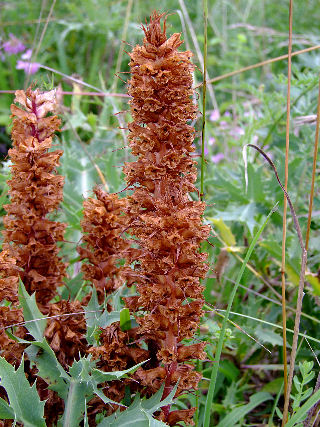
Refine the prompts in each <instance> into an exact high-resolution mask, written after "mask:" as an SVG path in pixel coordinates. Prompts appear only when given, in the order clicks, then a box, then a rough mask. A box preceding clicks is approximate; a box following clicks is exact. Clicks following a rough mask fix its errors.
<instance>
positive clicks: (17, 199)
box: [3, 88, 65, 311]
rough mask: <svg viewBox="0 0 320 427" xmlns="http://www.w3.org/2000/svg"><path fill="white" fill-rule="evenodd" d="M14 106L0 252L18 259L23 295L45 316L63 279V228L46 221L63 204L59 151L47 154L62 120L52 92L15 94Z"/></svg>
mask: <svg viewBox="0 0 320 427" xmlns="http://www.w3.org/2000/svg"><path fill="white" fill-rule="evenodd" d="M15 102H16V103H19V104H20V105H21V107H22V108H20V107H18V106H16V105H14V104H12V105H11V112H12V117H13V127H12V141H13V148H12V149H10V150H9V156H10V158H11V161H12V166H11V171H12V179H11V180H9V181H8V184H9V187H10V188H9V195H10V204H8V205H6V206H4V208H5V210H6V211H7V215H6V216H5V217H4V226H5V230H4V231H3V234H4V244H3V249H4V250H6V251H7V252H8V254H9V255H10V256H11V257H12V258H14V259H15V260H16V265H17V267H19V276H20V277H21V280H22V281H23V283H24V285H25V287H26V289H27V291H28V292H29V293H33V292H35V291H36V298H37V302H38V303H39V305H40V307H41V309H43V310H44V311H46V305H47V304H48V302H49V301H50V300H51V299H52V297H54V295H55V294H56V288H57V287H58V286H60V285H62V284H63V283H62V279H63V277H64V275H65V264H64V263H63V262H62V261H61V258H59V257H58V247H57V242H59V241H62V240H63V234H64V230H65V224H62V223H58V222H55V221H51V220H49V219H47V216H48V214H50V213H51V212H53V211H54V210H56V209H57V208H58V206H59V203H60V202H61V200H62V190H63V181H64V178H63V177H62V176H60V175H57V174H56V173H55V172H56V168H57V166H58V165H59V158H60V156H61V155H62V151H58V150H57V151H50V149H51V146H52V138H53V136H54V133H55V132H56V131H58V130H59V126H60V120H59V118H58V117H57V116H54V115H51V114H52V113H53V112H54V110H55V106H56V103H55V92H54V91H50V92H41V91H40V90H39V89H36V90H34V91H32V90H31V88H29V89H27V91H26V92H24V91H23V90H18V91H16V98H15ZM49 114H50V115H49Z"/></svg>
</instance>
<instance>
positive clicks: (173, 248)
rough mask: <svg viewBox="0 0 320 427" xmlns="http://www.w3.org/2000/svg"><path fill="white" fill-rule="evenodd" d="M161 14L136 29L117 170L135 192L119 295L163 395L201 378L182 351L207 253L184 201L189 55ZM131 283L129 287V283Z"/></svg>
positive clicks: (191, 206) (189, 162)
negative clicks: (122, 160)
mask: <svg viewBox="0 0 320 427" xmlns="http://www.w3.org/2000/svg"><path fill="white" fill-rule="evenodd" d="M162 17H163V15H159V14H158V13H156V12H155V13H154V14H153V16H152V17H151V19H150V24H149V25H148V26H147V27H146V28H144V27H143V30H144V33H145V39H144V42H143V45H142V46H136V47H135V48H134V49H133V51H132V52H131V54H130V58H131V61H130V68H131V80H130V82H129V95H131V97H132V99H131V101H130V105H131V114H132V117H133V122H131V123H130V124H129V125H128V127H129V131H130V133H129V140H130V146H131V148H132V154H133V155H135V156H136V157H137V160H136V161H135V162H131V163H126V164H125V166H124V173H125V175H126V181H127V183H128V186H129V188H131V189H133V194H132V195H131V196H130V197H129V206H128V209H127V213H128V217H129V219H130V224H129V225H130V228H129V232H130V233H131V234H132V235H133V236H134V237H135V238H136V239H137V244H138V246H139V250H140V251H139V252H136V254H138V256H136V257H135V256H134V255H135V254H134V253H133V256H132V257H131V259H130V260H129V261H130V262H132V261H136V263H135V269H134V271H132V277H133V278H134V280H132V282H134V283H135V284H136V287H137V291H138V296H133V297H128V298H126V303H127V306H128V307H129V308H130V310H131V311H133V312H135V313H137V322H138V324H139V329H138V334H139V335H140V337H142V338H144V339H145V340H146V342H147V344H148V348H149V352H150V357H151V359H152V360H153V361H154V367H153V369H148V370H147V371H146V370H144V369H143V368H141V369H140V370H139V371H137V375H138V376H139V378H140V380H141V381H143V382H144V384H145V385H146V386H148V387H150V388H151V389H152V391H153V392H154V391H156V390H157V389H158V388H159V387H160V385H161V384H162V383H163V382H164V383H165V390H164V396H167V395H168V394H169V393H170V391H171V390H172V387H173V386H174V384H175V383H176V382H177V380H178V379H179V380H180V381H179V387H178V392H177V394H180V393H181V392H182V391H185V390H190V389H193V388H196V387H197V384H198V382H199V380H200V379H201V375H200V374H198V373H196V372H195V371H194V369H193V367H192V366H191V365H186V364H185V361H186V360H189V359H204V357H205V353H204V351H203V347H204V344H203V343H199V344H196V345H195V344H192V345H191V346H186V345H185V343H184V340H185V339H190V338H193V336H194V333H195V331H196V330H197V328H198V327H199V321H200V317H201V315H202V305H203V296H202V292H203V287H202V285H201V284H200V279H201V278H204V277H205V275H206V273H207V270H208V266H207V264H206V262H205V261H206V258H207V255H206V254H204V253H200V252H199V248H200V244H201V242H202V241H203V240H205V239H206V238H207V237H208V235H209V227H208V226H206V225H203V224H202V215H203V212H204V209H205V203H203V202H200V201H192V200H191V198H190V195H189V192H192V191H196V188H195V186H194V182H195V180H196V176H197V173H196V163H195V161H194V160H193V159H192V157H191V153H192V152H193V151H194V147H193V145H192V143H193V140H194V129H193V127H192V126H190V124H188V122H189V121H190V120H192V119H194V118H195V117H196V112H197V107H196V105H195V104H194V103H193V100H192V95H193V89H192V83H193V82H192V71H193V68H194V66H193V65H192V63H191V62H190V58H191V56H192V54H191V52H189V51H187V52H179V51H178V50H177V48H178V47H179V46H180V45H181V43H182V41H181V40H180V34H173V35H172V36H171V37H170V38H167V37H166V31H165V29H166V28H165V22H164V24H163V28H162V27H161V22H160V21H161V18H162ZM130 283H131V282H130V281H129V284H130ZM191 415H192V410H190V411H187V412H183V411H175V412H174V413H172V415H170V411H169V409H168V408H164V415H163V416H162V418H163V420H164V421H166V422H168V423H169V424H170V425H174V424H176V423H178V422H179V421H182V420H183V421H185V422H187V423H191V422H192V421H191V418H190V417H191Z"/></svg>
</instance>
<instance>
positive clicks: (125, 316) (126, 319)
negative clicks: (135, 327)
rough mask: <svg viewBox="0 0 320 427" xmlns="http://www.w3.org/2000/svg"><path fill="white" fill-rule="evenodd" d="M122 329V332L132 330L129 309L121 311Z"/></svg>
mask: <svg viewBox="0 0 320 427" xmlns="http://www.w3.org/2000/svg"><path fill="white" fill-rule="evenodd" d="M120 328H121V330H122V331H129V330H130V329H131V328H132V326H131V319H130V311H129V309H128V308H123V309H122V310H121V311H120Z"/></svg>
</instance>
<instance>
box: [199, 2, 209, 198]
mask: <svg viewBox="0 0 320 427" xmlns="http://www.w3.org/2000/svg"><path fill="white" fill-rule="evenodd" d="M203 19H204V43H203V97H202V139H201V176H200V200H203V197H204V167H205V158H204V148H205V143H206V95H207V53H208V47H207V41H208V40H207V39H208V34H207V33H208V2H207V0H203Z"/></svg>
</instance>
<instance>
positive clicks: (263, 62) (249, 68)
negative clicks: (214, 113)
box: [195, 44, 320, 89]
mask: <svg viewBox="0 0 320 427" xmlns="http://www.w3.org/2000/svg"><path fill="white" fill-rule="evenodd" d="M317 49H320V44H318V45H316V46H311V47H307V48H306V49H301V50H296V51H295V52H292V54H291V57H292V56H296V55H301V54H302V53H306V52H311V51H312V50H317ZM287 58H288V54H286V55H281V56H277V57H276V58H270V59H267V60H266V61H262V62H257V63H256V64H252V65H248V66H247V67H243V68H240V69H239V70H235V71H231V72H230V73H226V74H221V76H217V77H214V78H213V79H210V80H208V81H207V83H216V82H219V81H220V80H223V79H226V78H228V77H232V76H235V75H236V74H241V73H244V72H245V71H249V70H253V69H254V68H259V67H263V66H264V65H267V64H272V63H273V62H278V61H282V59H287ZM201 85H202V83H200V84H199V85H198V86H196V87H195V89H197V88H198V87H200V86H201Z"/></svg>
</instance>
